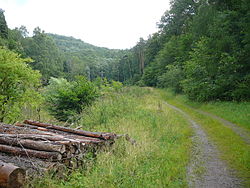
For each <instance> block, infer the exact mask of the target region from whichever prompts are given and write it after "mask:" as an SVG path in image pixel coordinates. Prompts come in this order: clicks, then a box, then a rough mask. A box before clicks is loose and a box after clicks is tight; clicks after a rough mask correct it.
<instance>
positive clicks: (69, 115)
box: [44, 77, 98, 121]
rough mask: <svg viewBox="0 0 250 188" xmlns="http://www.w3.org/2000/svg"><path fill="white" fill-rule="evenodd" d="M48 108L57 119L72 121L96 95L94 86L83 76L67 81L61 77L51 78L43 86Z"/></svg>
mask: <svg viewBox="0 0 250 188" xmlns="http://www.w3.org/2000/svg"><path fill="white" fill-rule="evenodd" d="M44 96H45V100H46V102H47V103H48V109H49V111H50V113H51V115H53V116H54V117H55V118H56V119H58V120H59V121H72V120H73V119H74V117H75V116H76V115H77V114H80V113H81V112H82V111H83V109H84V108H85V107H86V106H89V105H91V104H92V102H93V101H94V100H95V99H96V98H97V97H98V92H97V89H96V87H95V86H94V85H93V84H92V83H91V82H90V81H88V80H87V79H85V78H84V77H77V79H76V81H73V82H68V81H67V80H65V79H63V78H59V79H57V78H51V79H50V84H49V85H48V86H47V87H46V88H45V92H44Z"/></svg>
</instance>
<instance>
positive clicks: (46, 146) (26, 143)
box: [0, 136, 66, 153]
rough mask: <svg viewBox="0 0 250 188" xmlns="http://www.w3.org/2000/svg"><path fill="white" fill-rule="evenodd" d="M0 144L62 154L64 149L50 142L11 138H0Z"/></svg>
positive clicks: (60, 145) (63, 146)
mask: <svg viewBox="0 0 250 188" xmlns="http://www.w3.org/2000/svg"><path fill="white" fill-rule="evenodd" d="M0 144H5V145H11V146H12V145H13V146H19V147H24V148H29V149H34V150H40V151H55V152H59V153H64V152H65V151H66V147H65V145H63V144H59V143H53V142H50V141H34V140H30V139H21V138H18V137H16V138H11V137H6V136H5V137H0Z"/></svg>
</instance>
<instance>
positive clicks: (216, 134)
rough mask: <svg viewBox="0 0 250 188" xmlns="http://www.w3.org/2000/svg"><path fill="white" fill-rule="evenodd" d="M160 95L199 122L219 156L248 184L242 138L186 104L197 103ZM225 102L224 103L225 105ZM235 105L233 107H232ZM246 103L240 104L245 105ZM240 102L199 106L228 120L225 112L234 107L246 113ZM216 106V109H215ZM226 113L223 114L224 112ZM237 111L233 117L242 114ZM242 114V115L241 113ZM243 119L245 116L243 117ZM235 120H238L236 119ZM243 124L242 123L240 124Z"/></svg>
mask: <svg viewBox="0 0 250 188" xmlns="http://www.w3.org/2000/svg"><path fill="white" fill-rule="evenodd" d="M160 92H161V93H162V96H163V97H165V99H166V100H167V102H168V103H170V104H172V105H175V106H177V107H178V108H180V109H182V110H183V111H185V112H186V113H187V114H189V115H190V116H191V117H192V119H194V120H195V121H196V122H197V123H199V124H200V125H201V126H202V128H203V129H204V130H205V131H206V132H207V134H208V136H209V138H210V139H212V140H213V141H214V142H215V144H216V146H217V147H218V149H219V151H220V154H221V158H222V159H224V160H225V161H226V162H227V163H228V164H229V166H231V167H232V168H233V169H235V170H237V172H238V176H239V177H242V178H243V179H245V180H246V182H245V183H246V186H250V181H249V178H250V146H249V145H248V144H246V143H245V142H244V141H243V140H242V138H240V137H239V136H238V135H237V134H236V133H234V132H233V131H232V130H231V129H230V128H228V127H225V126H223V124H222V123H221V122H220V121H218V120H216V119H213V118H211V117H208V116H206V115H203V114H201V113H199V112H197V111H194V110H193V109H192V108H190V107H188V106H187V104H188V105H190V104H192V107H194V106H196V108H198V106H197V103H196V104H195V103H192V102H190V101H189V102H188V101H186V100H184V97H183V96H174V95H173V94H172V93H171V92H169V91H168V92H166V91H163V90H161V91H160ZM225 104H226V105H225ZM234 105H235V107H233V106H234ZM245 105H246V104H244V103H243V104H242V106H245ZM240 106H241V104H235V103H230V104H229V103H228V104H227V103H222V104H219V103H218V102H217V103H215V105H214V106H213V103H209V104H204V105H203V104H201V105H200V106H199V108H201V109H203V110H206V107H207V108H208V107H210V108H209V109H212V110H210V112H215V111H216V110H217V111H218V112H219V111H221V114H220V115H221V117H224V118H225V119H227V120H230V118H229V117H228V118H227V116H229V114H227V113H228V112H229V111H231V109H233V108H235V109H238V111H239V112H242V113H243V114H245V115H246V114H247V113H248V112H246V111H245V109H240ZM216 108H218V109H216ZM223 109H224V110H223ZM224 112H225V114H227V115H225V114H224ZM239 112H232V113H231V114H232V116H233V115H235V118H237V117H239V118H241V117H242V116H236V114H238V113H239ZM243 116H244V115H243ZM243 119H244V121H245V120H246V119H247V118H243ZM236 122H240V121H238V120H236ZM242 125H243V124H242Z"/></svg>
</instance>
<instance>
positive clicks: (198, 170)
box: [164, 102, 242, 188]
mask: <svg viewBox="0 0 250 188" xmlns="http://www.w3.org/2000/svg"><path fill="white" fill-rule="evenodd" d="M164 104H166V105H167V106H169V107H170V108H172V109H174V110H176V111H178V112H179V113H181V114H182V115H183V116H184V117H185V118H186V119H187V120H188V121H189V122H190V124H191V126H192V128H193V130H194V133H195V135H194V137H193V138H192V139H193V143H194V147H193V150H192V156H191V160H190V164H189V166H188V170H187V177H188V185H189V187H194V188H235V187H242V184H241V181H240V180H239V179H238V178H236V177H235V175H234V173H233V171H231V170H230V169H229V168H228V167H227V165H226V164H225V162H224V161H222V160H221V159H220V158H219V152H218V150H217V148H216V146H215V145H214V144H213V143H212V142H211V141H210V140H208V137H207V135H206V133H205V132H204V131H203V130H202V128H201V126H200V125H199V124H197V123H196V122H195V121H194V120H192V119H191V117H190V116H189V115H188V114H187V113H185V112H184V111H182V110H181V109H179V108H177V107H176V106H173V105H171V104H168V103H167V102H164Z"/></svg>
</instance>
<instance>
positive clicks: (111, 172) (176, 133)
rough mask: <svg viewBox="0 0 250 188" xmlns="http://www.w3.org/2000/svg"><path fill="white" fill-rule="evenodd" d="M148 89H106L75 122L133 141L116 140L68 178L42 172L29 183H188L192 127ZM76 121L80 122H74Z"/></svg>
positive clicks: (48, 184)
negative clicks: (117, 90)
mask: <svg viewBox="0 0 250 188" xmlns="http://www.w3.org/2000/svg"><path fill="white" fill-rule="evenodd" d="M162 102H163V100H162V99H161V96H160V95H159V93H158V92H157V91H155V90H151V89H149V88H138V87H130V88H124V89H123V90H122V91H120V92H119V93H109V94H106V95H105V96H103V97H102V98H101V99H100V100H99V101H97V102H96V103H95V104H94V105H93V106H92V107H91V108H89V109H87V110H86V111H85V112H84V113H83V115H82V119H81V120H80V121H79V122H78V124H80V125H82V127H83V129H85V130H91V131H108V132H115V133H118V134H126V133H128V134H129V135H130V137H132V138H133V139H135V140H136V141H137V143H136V145H132V144H131V143H129V142H127V141H126V140H124V139H119V140H117V142H116V143H115V145H114V147H113V148H112V149H111V150H110V151H107V152H102V153H99V154H98V155H97V157H96V158H95V159H93V160H90V161H89V163H88V166H87V168H84V169H78V170H77V171H75V172H73V173H72V174H71V175H68V176H67V178H66V179H58V178H52V177H51V176H49V175H48V176H46V177H45V178H42V179H37V180H35V181H32V182H30V185H31V184H32V185H33V187H50V188H53V187H60V188H61V187H74V188H78V187H79V188H80V187H98V188H99V187H110V188H112V187H124V188H127V187H129V188H130V187H157V188H158V187H187V180H186V171H187V169H186V167H187V165H188V162H189V155H190V148H191V139H190V137H191V135H192V131H191V128H190V126H189V124H188V122H187V121H186V120H185V119H184V118H183V117H182V116H181V115H180V114H178V113H177V112H175V111H174V110H171V109H170V108H168V107H167V106H166V105H163V104H162ZM76 126H78V125H76Z"/></svg>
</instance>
